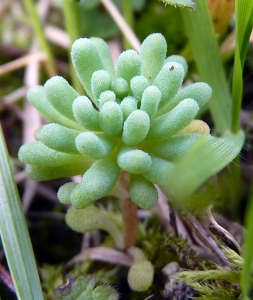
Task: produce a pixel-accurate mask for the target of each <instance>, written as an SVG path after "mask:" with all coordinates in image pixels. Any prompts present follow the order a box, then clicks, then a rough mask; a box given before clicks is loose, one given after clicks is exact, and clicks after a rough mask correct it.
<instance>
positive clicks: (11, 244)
mask: <svg viewBox="0 0 253 300" xmlns="http://www.w3.org/2000/svg"><path fill="white" fill-rule="evenodd" d="M0 234H1V238H2V242H3V246H4V251H5V255H6V258H7V262H8V266H9V268H10V272H11V275H12V279H13V282H14V285H15V288H16V293H17V297H18V299H20V300H23V299H26V300H33V299H36V300H43V296H42V290H41V285H40V281H39V276H38V270H37V268H36V263H35V259H34V254H33V250H32V245H31V241H30V237H29V234H28V230H27V226H26V221H25V217H24V214H23V211H22V207H21V202H20V199H19V195H18V191H17V187H16V184H15V181H14V178H13V173H12V169H11V165H10V162H9V157H8V153H7V149H6V146H5V142H4V137H3V133H2V129H1V127H0Z"/></svg>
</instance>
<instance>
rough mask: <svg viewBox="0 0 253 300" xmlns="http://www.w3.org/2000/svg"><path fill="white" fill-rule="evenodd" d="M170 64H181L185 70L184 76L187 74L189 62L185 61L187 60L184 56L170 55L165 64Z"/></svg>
mask: <svg viewBox="0 0 253 300" xmlns="http://www.w3.org/2000/svg"><path fill="white" fill-rule="evenodd" d="M168 62H177V63H179V64H180V65H182V66H183V68H184V74H185V75H186V74H187V72H188V64H187V61H186V60H185V58H184V57H183V56H181V55H176V54H173V55H170V56H168V57H167V58H166V59H165V61H164V64H166V63H168Z"/></svg>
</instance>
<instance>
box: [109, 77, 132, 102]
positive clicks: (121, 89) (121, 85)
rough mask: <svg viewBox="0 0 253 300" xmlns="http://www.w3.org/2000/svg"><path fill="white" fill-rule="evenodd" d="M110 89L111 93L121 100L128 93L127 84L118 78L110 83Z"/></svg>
mask: <svg viewBox="0 0 253 300" xmlns="http://www.w3.org/2000/svg"><path fill="white" fill-rule="evenodd" d="M111 89H112V91H114V93H115V95H116V97H117V98H119V99H123V98H124V97H126V96H127V95H128V93H129V84H128V82H127V81H126V80H125V79H124V78H122V77H118V78H117V79H116V80H115V81H114V82H113V83H112V87H111Z"/></svg>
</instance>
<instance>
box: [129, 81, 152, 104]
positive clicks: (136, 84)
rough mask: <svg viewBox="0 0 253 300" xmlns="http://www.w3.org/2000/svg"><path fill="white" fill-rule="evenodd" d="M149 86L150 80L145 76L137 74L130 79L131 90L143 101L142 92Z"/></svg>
mask: <svg viewBox="0 0 253 300" xmlns="http://www.w3.org/2000/svg"><path fill="white" fill-rule="evenodd" d="M148 86H149V83H148V80H147V78H146V77H144V76H135V77H133V78H132V79H131V81H130V88H131V92H132V94H133V96H134V97H135V98H136V99H137V100H138V101H141V97H142V94H143V92H144V91H145V89H146V88H147V87H148Z"/></svg>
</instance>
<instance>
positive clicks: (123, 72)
mask: <svg viewBox="0 0 253 300" xmlns="http://www.w3.org/2000/svg"><path fill="white" fill-rule="evenodd" d="M140 71H141V61H140V57H139V54H138V53H137V52H136V51H134V50H126V51H124V52H122V53H121V54H120V56H119V58H118V61H117V77H122V78H124V79H125V80H126V81H127V82H128V83H130V80H131V79H132V78H133V77H134V76H137V75H140Z"/></svg>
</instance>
